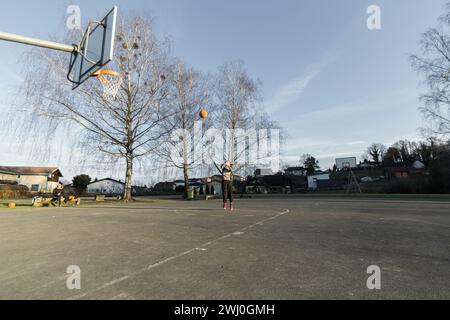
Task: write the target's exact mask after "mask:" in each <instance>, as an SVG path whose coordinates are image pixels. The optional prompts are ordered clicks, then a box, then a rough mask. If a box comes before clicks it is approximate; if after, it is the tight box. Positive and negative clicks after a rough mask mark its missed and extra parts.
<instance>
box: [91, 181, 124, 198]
mask: <svg viewBox="0 0 450 320" xmlns="http://www.w3.org/2000/svg"><path fill="white" fill-rule="evenodd" d="M124 191H125V183H123V182H121V181H117V180H114V179H111V178H106V179H101V180H97V181H94V182H91V183H90V184H88V186H87V188H86V192H87V193H88V194H101V195H121V194H123V193H124Z"/></svg>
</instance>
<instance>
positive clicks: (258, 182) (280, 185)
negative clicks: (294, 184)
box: [246, 174, 291, 193]
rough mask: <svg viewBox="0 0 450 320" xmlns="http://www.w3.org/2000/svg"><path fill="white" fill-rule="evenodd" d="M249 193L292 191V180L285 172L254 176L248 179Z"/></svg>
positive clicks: (247, 187) (247, 189) (247, 188)
mask: <svg viewBox="0 0 450 320" xmlns="http://www.w3.org/2000/svg"><path fill="white" fill-rule="evenodd" d="M246 192H247V193H269V192H270V193H290V192H291V180H290V179H289V177H288V176H286V175H283V174H276V175H270V176H263V177H254V178H252V179H250V180H249V181H247V186H246Z"/></svg>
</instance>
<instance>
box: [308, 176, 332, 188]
mask: <svg viewBox="0 0 450 320" xmlns="http://www.w3.org/2000/svg"><path fill="white" fill-rule="evenodd" d="M318 180H330V174H329V173H318V174H314V175H311V176H308V190H316V189H317V181H318Z"/></svg>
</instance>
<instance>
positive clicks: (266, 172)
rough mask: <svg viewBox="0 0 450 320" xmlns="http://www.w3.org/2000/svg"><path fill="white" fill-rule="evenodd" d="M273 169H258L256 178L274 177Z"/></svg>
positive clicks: (255, 173) (255, 174)
mask: <svg viewBox="0 0 450 320" xmlns="http://www.w3.org/2000/svg"><path fill="white" fill-rule="evenodd" d="M272 174H273V172H272V169H270V168H269V169H256V170H255V172H254V176H255V177H263V176H270V175H272Z"/></svg>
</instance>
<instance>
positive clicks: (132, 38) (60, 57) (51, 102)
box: [20, 17, 173, 201]
mask: <svg viewBox="0 0 450 320" xmlns="http://www.w3.org/2000/svg"><path fill="white" fill-rule="evenodd" d="M116 40H117V41H116V48H115V49H116V51H115V56H116V60H115V62H114V63H113V64H111V65H109V66H108V69H113V70H115V71H117V72H118V73H120V74H121V75H122V76H123V78H124V81H123V83H122V85H121V87H120V89H119V92H118V94H117V97H116V99H115V100H110V99H106V98H105V97H104V95H103V90H102V87H101V86H100V85H99V83H96V82H94V81H93V80H90V81H88V82H87V83H85V84H83V85H82V86H80V87H79V88H78V90H76V91H72V90H71V84H70V83H69V82H68V81H67V79H66V73H67V64H68V57H67V55H66V54H61V53H59V52H52V51H48V50H42V49H33V50H32V51H30V52H29V54H28V55H27V59H28V64H27V65H28V67H27V69H26V70H25V82H24V87H23V88H22V89H21V91H20V94H21V95H22V96H23V97H24V98H25V102H24V105H25V106H26V107H27V108H28V110H29V113H30V114H32V117H33V118H34V119H36V118H39V119H41V120H42V121H44V122H45V123H47V124H48V127H47V129H48V131H49V132H54V131H55V130H57V129H58V126H61V125H62V124H64V123H70V124H71V125H75V127H77V128H79V129H81V131H80V132H81V135H79V136H78V142H79V143H80V144H81V145H83V147H84V148H85V149H86V150H89V151H92V150H95V151H96V153H91V152H90V154H91V155H92V154H94V155H98V154H101V153H103V154H106V155H109V156H111V157H116V158H118V159H121V160H123V161H124V163H125V174H124V176H125V191H124V196H123V198H124V200H125V201H129V200H131V198H132V194H131V190H132V181H133V164H134V161H135V160H136V159H139V158H141V157H144V156H146V155H149V154H151V153H152V152H153V151H154V150H155V148H156V147H157V146H158V144H160V143H161V141H162V140H163V139H164V138H165V137H166V136H167V135H168V134H169V132H170V128H169V129H168V128H167V127H165V126H164V125H163V124H164V123H165V121H166V120H167V119H168V118H169V117H170V116H171V115H172V114H173V112H172V111H171V110H170V104H169V103H168V102H167V97H168V94H169V86H170V84H169V83H168V82H167V81H165V74H167V72H168V71H169V66H170V63H169V60H170V59H169V54H168V43H167V42H166V41H161V40H159V39H157V38H156V37H155V35H154V34H153V29H152V26H151V23H150V21H149V20H148V19H146V18H142V17H124V18H122V19H120V22H119V24H118V31H117V36H116Z"/></svg>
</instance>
